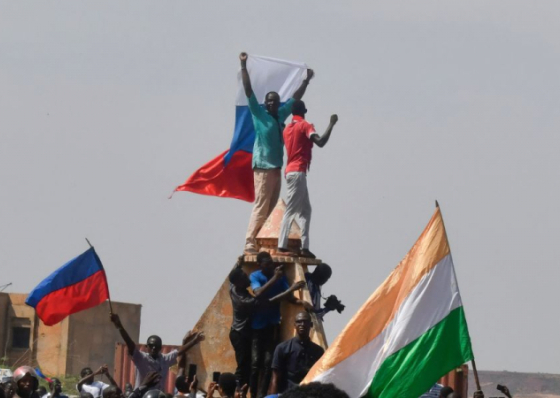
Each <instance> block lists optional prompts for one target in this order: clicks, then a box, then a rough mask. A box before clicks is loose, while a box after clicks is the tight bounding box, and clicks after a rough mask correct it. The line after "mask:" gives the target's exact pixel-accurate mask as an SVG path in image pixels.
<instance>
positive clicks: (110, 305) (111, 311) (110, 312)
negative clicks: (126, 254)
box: [85, 238, 113, 314]
mask: <svg viewBox="0 0 560 398" xmlns="http://www.w3.org/2000/svg"><path fill="white" fill-rule="evenodd" d="M85 239H86V242H87V244H88V245H89V247H90V248H92V249H93V250H94V251H95V249H94V247H93V245H92V244H91V243H90V241H89V239H88V238H85ZM105 283H106V284H107V292H109V282H107V276H105ZM107 300H108V301H109V314H113V303H111V295H110V294H109V297H108V298H107Z"/></svg>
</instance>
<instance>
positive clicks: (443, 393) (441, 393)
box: [439, 386, 454, 398]
mask: <svg viewBox="0 0 560 398" xmlns="http://www.w3.org/2000/svg"><path fill="white" fill-rule="evenodd" d="M453 391H454V390H453V389H452V388H451V387H449V386H445V387H443V388H442V389H441V390H439V397H440V398H442V397H443V398H446V397H447V396H448V395H449V394H451V393H452V392H453Z"/></svg>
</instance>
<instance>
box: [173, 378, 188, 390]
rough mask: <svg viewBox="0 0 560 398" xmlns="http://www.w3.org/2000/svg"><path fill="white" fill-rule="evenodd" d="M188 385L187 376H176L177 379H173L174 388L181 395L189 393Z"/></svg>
mask: <svg viewBox="0 0 560 398" xmlns="http://www.w3.org/2000/svg"><path fill="white" fill-rule="evenodd" d="M189 384H190V383H189V380H188V378H187V376H177V378H176V379H175V388H176V389H177V391H179V392H182V393H183V394H186V393H188V392H189V389H190V386H189Z"/></svg>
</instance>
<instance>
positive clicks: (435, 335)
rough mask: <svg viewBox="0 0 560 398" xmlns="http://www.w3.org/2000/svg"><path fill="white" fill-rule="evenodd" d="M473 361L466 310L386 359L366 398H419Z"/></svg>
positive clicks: (447, 318) (451, 316) (458, 309)
mask: <svg viewBox="0 0 560 398" xmlns="http://www.w3.org/2000/svg"><path fill="white" fill-rule="evenodd" d="M472 358H473V354H472V348H471V341H470V337H469V330H468V328H467V322H466V320H465V314H464V312H463V307H459V308H456V309H454V310H453V311H451V312H450V313H449V315H448V316H447V317H445V318H444V319H443V320H442V321H441V322H439V323H438V324H437V325H435V326H434V327H432V328H431V329H430V330H428V331H427V332H426V333H424V334H423V335H422V336H420V337H419V338H418V339H416V340H415V341H413V342H412V343H410V344H408V345H407V346H406V347H404V348H402V349H401V350H399V351H397V352H396V353H394V354H393V355H391V356H390V357H389V358H387V359H386V360H385V361H384V362H383V364H381V367H380V368H379V370H378V371H377V372H376V374H375V376H374V378H373V382H372V383H371V386H370V388H369V390H368V392H367V394H366V395H365V396H366V397H368V398H418V397H419V396H420V395H422V394H423V393H425V392H426V391H428V390H429V389H430V387H432V386H433V384H434V383H435V382H436V381H437V380H438V379H439V378H440V377H442V376H443V375H445V374H446V373H447V372H449V371H451V370H453V369H455V368H456V367H459V366H461V365H462V364H464V363H465V362H468V361H470V360H471V359H472Z"/></svg>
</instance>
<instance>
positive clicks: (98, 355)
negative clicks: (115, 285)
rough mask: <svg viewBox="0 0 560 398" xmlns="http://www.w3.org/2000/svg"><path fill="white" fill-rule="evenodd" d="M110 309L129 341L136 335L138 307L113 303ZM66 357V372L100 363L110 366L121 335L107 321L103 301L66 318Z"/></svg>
mask: <svg viewBox="0 0 560 398" xmlns="http://www.w3.org/2000/svg"><path fill="white" fill-rule="evenodd" d="M112 304H113V311H114V312H115V313H117V314H118V315H119V317H120V319H121V322H122V324H123V326H124V327H125V329H126V330H127V332H128V334H129V335H130V337H131V338H132V340H133V341H136V342H137V341H138V339H139V337H140V318H141V311H142V306H141V305H139V304H128V303H118V302H113V303H112ZM69 320H70V328H69V331H68V343H67V345H68V347H69V348H68V357H67V366H66V374H74V375H78V374H79V373H80V371H81V370H82V369H83V368H84V367H86V366H89V367H91V368H92V369H93V370H94V371H95V370H96V369H97V368H99V367H100V366H101V365H104V364H106V365H108V366H109V369H110V370H112V369H114V365H115V364H114V359H115V346H116V343H118V342H122V338H121V335H120V334H119V332H118V331H117V330H116V329H115V327H114V326H113V324H112V323H111V321H110V320H109V303H108V302H105V303H103V304H101V305H99V306H97V307H94V308H90V309H89V310H87V311H83V312H79V313H77V314H73V315H71V316H70V317H69Z"/></svg>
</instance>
